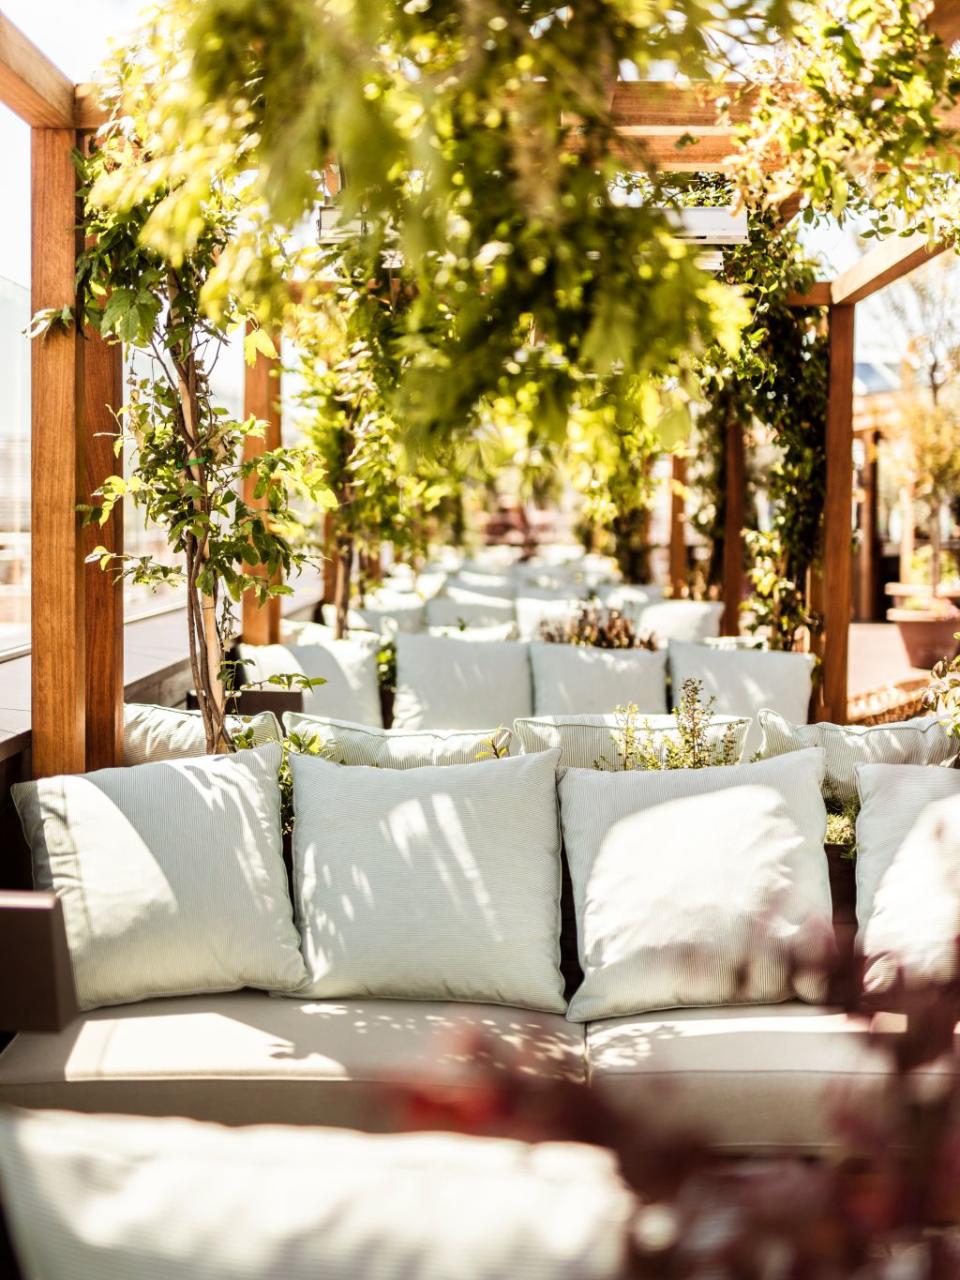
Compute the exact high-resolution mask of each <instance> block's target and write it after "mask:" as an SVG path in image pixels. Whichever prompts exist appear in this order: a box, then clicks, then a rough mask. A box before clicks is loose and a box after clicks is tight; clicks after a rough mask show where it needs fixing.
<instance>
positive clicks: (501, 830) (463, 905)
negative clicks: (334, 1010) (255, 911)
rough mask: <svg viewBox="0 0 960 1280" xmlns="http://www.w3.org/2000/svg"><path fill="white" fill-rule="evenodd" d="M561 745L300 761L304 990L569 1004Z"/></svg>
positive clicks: (297, 892)
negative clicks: (397, 764) (384, 762)
mask: <svg viewBox="0 0 960 1280" xmlns="http://www.w3.org/2000/svg"><path fill="white" fill-rule="evenodd" d="M556 765H557V753H556V752H544V753H543V754H541V755H535V756H516V757H514V758H512V759H507V760H493V761H484V762H482V763H479V764H469V765H448V766H447V767H445V768H440V769H436V768H425V769H406V770H397V769H376V770H373V769H365V768H357V769H341V768H339V767H338V766H337V765H334V764H330V763H329V761H326V760H320V759H317V758H315V757H311V756H305V755H293V756H291V757H290V767H291V770H292V772H293V784H294V811H295V814H296V818H295V822H294V830H293V857H294V898H295V902H296V915H297V922H298V925H299V927H300V932H301V935H302V938H303V954H304V959H305V961H306V965H307V970H308V975H309V976H308V979H307V982H306V983H305V985H304V987H303V988H302V991H301V994H303V995H311V996H319V997H322V998H327V997H341V996H383V997H387V998H401V999H403V998H407V999H415V1000H431V999H432V1000H476V1001H488V1002H490V1003H494V1004H514V1005H518V1006H520V1007H521V1008H531V1009H543V1010H545V1011H547V1012H562V1010H563V1009H564V1007H565V1004H564V999H563V979H562V978H561V976H560V969H559V964H560V938H559V918H560V915H559V913H560V836H559V828H558V823H557V798H556V780H555V776H556Z"/></svg>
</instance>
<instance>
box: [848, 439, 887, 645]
mask: <svg viewBox="0 0 960 1280" xmlns="http://www.w3.org/2000/svg"><path fill="white" fill-rule="evenodd" d="M879 438H880V433H879V432H878V431H875V430H873V431H867V432H865V433H864V434H863V436H862V437H861V442H862V444H863V450H864V458H863V471H862V473H861V485H860V488H861V492H862V499H861V512H860V515H861V519H860V541H859V546H858V548H857V559H856V564H855V570H856V572H855V579H856V581H855V590H854V603H855V607H856V619H857V621H858V622H878V621H880V618H881V605H880V601H881V598H882V597H881V589H880V586H881V579H880V570H881V558H882V557H881V545H880V533H879V497H880V486H879V482H878V481H879V466H878V461H877V442H878V440H879Z"/></svg>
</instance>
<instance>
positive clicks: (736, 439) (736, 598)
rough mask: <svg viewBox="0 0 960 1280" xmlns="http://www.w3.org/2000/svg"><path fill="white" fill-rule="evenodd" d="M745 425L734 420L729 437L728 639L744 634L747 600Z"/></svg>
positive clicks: (726, 523)
mask: <svg viewBox="0 0 960 1280" xmlns="http://www.w3.org/2000/svg"><path fill="white" fill-rule="evenodd" d="M746 494H747V468H746V457H745V450H744V441H743V424H742V423H741V422H740V421H739V420H735V419H731V420H729V421H728V422H727V435H726V511H725V515H724V521H723V624H722V630H723V634H724V635H725V636H737V635H739V634H740V604H741V601H742V600H743V587H744V573H743V525H744V520H745V519H746V508H747V497H746Z"/></svg>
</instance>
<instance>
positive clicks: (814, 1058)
mask: <svg viewBox="0 0 960 1280" xmlns="http://www.w3.org/2000/svg"><path fill="white" fill-rule="evenodd" d="M899 1027H900V1020H899V1019H898V1016H897V1015H892V1014H888V1015H878V1017H877V1019H876V1020H875V1021H874V1025H873V1029H874V1030H875V1031H879V1030H884V1029H885V1030H888V1031H889V1032H891V1033H895V1032H896V1031H897V1030H898V1029H899ZM958 1031H960V1028H958ZM939 1070H942V1067H933V1066H931V1067H924V1068H921V1069H920V1071H919V1072H918V1075H919V1076H920V1077H923V1076H925V1075H929V1074H932V1073H934V1072H937V1071H939ZM587 1072H588V1077H589V1080H590V1083H591V1085H592V1086H593V1087H595V1088H597V1089H599V1090H602V1091H603V1094H604V1095H605V1096H606V1097H607V1099H608V1100H609V1101H610V1102H612V1103H613V1105H614V1106H616V1107H617V1108H618V1109H620V1110H622V1111H624V1112H625V1113H628V1114H632V1115H634V1116H636V1117H638V1118H641V1119H642V1120H643V1121H644V1122H646V1123H649V1124H653V1125H655V1126H656V1127H658V1128H659V1127H660V1126H661V1125H662V1126H664V1127H666V1128H669V1129H676V1128H682V1129H683V1130H684V1131H685V1132H687V1133H692V1134H693V1135H694V1136H700V1137H707V1138H709V1139H712V1140H713V1141H714V1142H715V1143H716V1144H717V1146H718V1147H719V1148H720V1149H726V1150H733V1151H738V1152H741V1151H749V1152H760V1153H762V1152H763V1151H765V1150H770V1149H772V1148H783V1149H786V1150H792V1151H796V1152H798V1153H800V1154H805V1153H809V1154H821V1155H829V1156H840V1155H842V1154H844V1153H845V1152H846V1150H847V1148H846V1147H845V1146H844V1143H843V1139H842V1138H841V1137H840V1136H839V1135H838V1126H837V1124H836V1123H835V1118H836V1117H837V1116H838V1114H839V1113H840V1112H841V1111H842V1110H843V1109H844V1107H845V1105H847V1104H849V1103H853V1104H854V1105H855V1106H856V1107H857V1115H858V1117H859V1116H860V1115H863V1116H864V1117H865V1118H868V1117H874V1118H879V1117H880V1116H882V1114H884V1110H883V1108H884V1100H885V1099H886V1098H888V1093H887V1091H888V1089H889V1088H890V1086H891V1083H892V1076H891V1071H890V1065H889V1058H888V1057H887V1055H886V1054H885V1053H884V1052H883V1050H882V1049H879V1048H877V1047H876V1046H875V1045H873V1044H871V1043H870V1038H869V1027H868V1024H867V1023H866V1021H862V1020H857V1019H855V1018H850V1017H848V1016H847V1015H846V1014H844V1013H838V1012H837V1011H836V1010H834V1009H827V1008H823V1007H821V1006H817V1005H809V1004H799V1003H787V1004H771V1005H750V1006H740V1007H730V1006H728V1007H725V1008H718V1009H671V1010H669V1011H668V1012H660V1013H649V1014H643V1015H641V1016H639V1017H627V1018H611V1019H609V1020H607V1021H605V1022H594V1023H591V1024H590V1025H588V1027H587ZM874 1108H875V1109H876V1110H874ZM887 1114H889V1113H888V1112H887Z"/></svg>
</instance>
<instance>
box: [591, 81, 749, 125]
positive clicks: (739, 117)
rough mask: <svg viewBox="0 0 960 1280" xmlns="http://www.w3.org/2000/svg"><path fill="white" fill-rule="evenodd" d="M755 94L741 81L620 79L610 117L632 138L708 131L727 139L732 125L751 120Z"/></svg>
mask: <svg viewBox="0 0 960 1280" xmlns="http://www.w3.org/2000/svg"><path fill="white" fill-rule="evenodd" d="M757 93H758V90H757V88H756V86H754V85H749V84H746V83H745V82H743V81H740V80H735V81H728V82H725V83H724V82H721V83H719V84H717V83H713V82H707V81H704V82H703V83H702V84H697V83H693V84H678V83H677V82H676V81H674V80H619V81H618V82H617V85H616V88H615V91H614V94H613V115H614V120H615V123H616V125H617V128H618V129H620V130H621V131H622V132H624V133H632V134H633V135H634V136H640V135H644V134H655V133H657V132H663V133H671V134H681V133H703V132H704V131H705V130H709V131H712V132H714V133H716V134H724V135H726V136H728V137H729V135H730V124H731V123H733V124H738V123H740V122H741V121H744V120H748V119H749V118H750V112H751V111H752V110H753V106H754V103H755V101H756V98H757ZM724 108H726V110H725V111H724ZM724 114H725V115H726V119H723V117H724Z"/></svg>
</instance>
